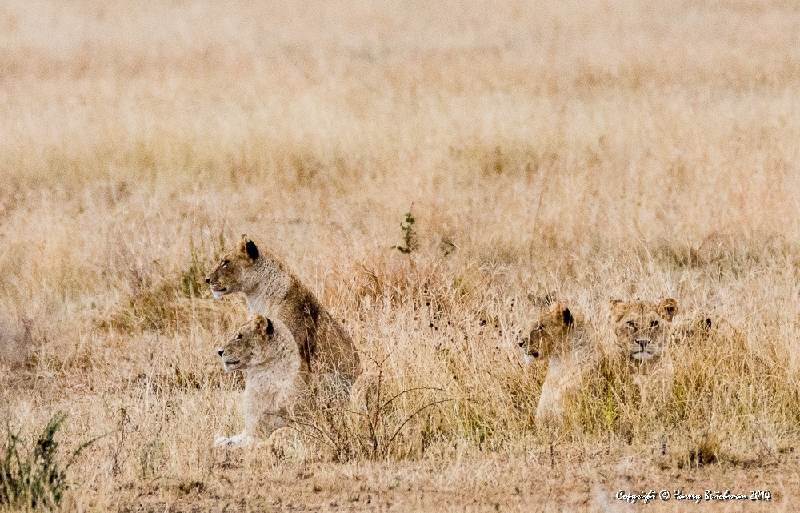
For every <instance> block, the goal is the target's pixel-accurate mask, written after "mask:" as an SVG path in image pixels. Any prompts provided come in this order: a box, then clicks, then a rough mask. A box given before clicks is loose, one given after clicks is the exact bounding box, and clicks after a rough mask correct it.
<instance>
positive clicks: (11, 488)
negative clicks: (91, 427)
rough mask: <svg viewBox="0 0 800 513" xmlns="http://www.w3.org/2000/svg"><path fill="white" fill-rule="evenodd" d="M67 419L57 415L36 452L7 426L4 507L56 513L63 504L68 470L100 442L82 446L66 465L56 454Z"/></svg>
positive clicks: (1, 475) (0, 481)
mask: <svg viewBox="0 0 800 513" xmlns="http://www.w3.org/2000/svg"><path fill="white" fill-rule="evenodd" d="M66 418H67V416H66V414H64V413H62V412H58V413H56V414H55V415H53V417H52V418H51V419H50V421H49V422H48V423H47V426H45V428H44V431H43V432H42V434H41V435H39V438H38V439H37V440H36V445H35V446H34V447H33V450H32V451H30V450H27V449H26V448H25V443H24V442H23V441H22V440H21V438H20V435H19V432H17V434H14V433H12V432H11V427H10V426H8V425H6V433H7V436H6V441H5V443H4V444H3V449H2V454H0V507H3V506H6V507H8V506H10V507H12V508H15V509H17V508H18V509H52V508H54V507H56V506H58V504H59V503H60V502H61V499H62V497H63V494H64V490H65V489H66V486H67V480H66V474H67V469H69V467H70V466H71V465H72V464H73V463H74V462H75V460H76V459H77V458H78V456H79V455H80V454H81V452H82V451H83V450H84V449H86V448H87V447H89V446H90V445H91V444H93V443H94V442H95V441H96V440H97V438H94V439H92V440H90V441H88V442H86V443H84V444H82V445H81V446H80V447H78V448H77V449H76V450H75V451H74V452H73V453H72V456H70V458H69V461H67V462H66V463H64V462H63V461H61V459H60V458H59V457H58V455H57V454H56V449H58V442H56V441H55V435H56V432H57V431H58V430H59V428H61V425H62V424H63V423H64V420H65V419H66ZM25 453H27V454H25ZM26 456H27V457H26Z"/></svg>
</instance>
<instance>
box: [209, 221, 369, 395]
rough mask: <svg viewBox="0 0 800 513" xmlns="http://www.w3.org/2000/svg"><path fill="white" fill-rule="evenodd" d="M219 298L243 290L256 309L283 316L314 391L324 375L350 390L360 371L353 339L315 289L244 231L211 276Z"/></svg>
mask: <svg viewBox="0 0 800 513" xmlns="http://www.w3.org/2000/svg"><path fill="white" fill-rule="evenodd" d="M206 283H208V284H209V286H210V287H211V292H212V293H213V294H214V298H216V299H219V298H221V297H223V296H226V295H228V294H233V293H234V292H243V293H244V295H245V297H246V298H247V305H248V306H249V307H250V310H251V311H252V312H253V313H256V314H260V315H263V316H268V317H270V318H272V319H273V320H274V319H280V320H281V321H282V322H283V323H284V324H286V326H287V327H288V328H289V331H291V333H292V335H293V336H294V340H295V342H296V343H297V346H298V348H299V350H300V360H301V363H300V365H301V367H300V371H301V374H302V376H303V379H304V380H306V383H308V384H309V385H311V386H312V387H313V388H314V389H315V390H316V389H317V387H318V386H319V385H320V382H319V379H318V378H322V379H323V380H324V382H325V383H327V384H334V383H339V384H340V385H341V386H343V387H344V388H345V389H346V388H349V386H350V385H351V384H352V383H353V381H354V380H355V378H356V377H357V376H358V375H359V374H360V373H361V366H360V363H359V358H358V354H357V353H356V350H355V348H354V346H353V341H352V340H351V339H350V336H349V335H348V334H347V332H346V331H345V330H344V328H343V327H342V326H341V325H340V324H339V323H337V322H336V321H335V320H334V319H333V317H332V316H331V315H330V314H329V313H328V311H327V310H326V309H325V307H324V306H322V304H320V302H319V301H318V300H317V298H316V297H315V296H314V294H313V293H312V292H311V291H310V290H308V289H307V288H306V287H305V286H304V285H303V284H302V283H301V282H300V280H299V279H298V278H297V277H296V276H295V275H294V274H292V273H291V272H290V271H289V270H288V269H287V268H286V266H285V265H284V264H283V263H282V262H280V261H279V260H278V259H277V258H276V257H275V256H274V255H272V254H270V253H269V252H267V251H263V250H260V249H259V248H258V247H257V246H256V244H255V243H254V242H253V241H251V240H249V239H248V238H247V236H246V235H242V239H241V241H240V242H239V245H238V246H237V247H236V248H235V249H234V250H232V251H230V252H229V253H228V254H226V255H225V256H224V257H222V260H220V262H219V264H217V266H216V267H215V268H214V270H213V271H211V273H210V274H209V275H208V277H206Z"/></svg>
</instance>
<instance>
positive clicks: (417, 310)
mask: <svg viewBox="0 0 800 513" xmlns="http://www.w3.org/2000/svg"><path fill="white" fill-rule="evenodd" d="M798 14H800V5H798V4H797V2H790V1H774V2H761V3H748V2H740V1H736V0H728V1H724V0H723V1H707V2H684V3H682V4H681V3H676V2H628V1H620V2H608V1H602V0H601V1H592V2H555V1H548V2H539V3H529V2H522V1H513V0H512V1H508V2H478V1H472V0H468V1H466V2H447V1H446V2H439V3H430V2H427V3H424V2H417V1H412V2H405V3H403V2H376V1H372V0H356V1H354V2H338V1H334V2H311V1H300V2H283V3H279V2H245V1H232V2H211V1H198V2H149V3H139V2H122V1H117V2H115V1H112V2H107V1H93V0H77V1H69V2H44V1H42V2H31V1H17V0H9V1H6V2H3V3H2V4H0V134H2V137H0V314H1V315H2V318H0V323H2V324H0V327H2V329H0V337H2V344H3V346H2V348H0V358H2V360H3V363H2V364H0V372H1V374H0V382H1V383H2V385H1V386H0V419H2V421H3V423H4V424H5V423H6V422H7V423H8V424H9V425H10V426H11V427H12V429H14V430H16V429H21V430H22V433H23V434H24V436H28V437H32V436H34V434H35V433H38V432H39V431H40V430H41V427H42V426H44V425H45V424H46V422H47V420H48V419H49V418H50V417H51V416H52V414H53V413H54V412H56V411H58V410H63V411H66V412H68V413H69V417H68V420H67V423H66V426H65V428H64V431H63V432H62V440H61V441H62V446H63V447H65V450H70V449H74V448H75V447H77V446H79V445H80V443H81V442H83V441H85V440H88V439H90V438H94V437H96V436H98V435H102V434H105V435H106V436H105V437H104V438H102V439H100V440H99V441H97V442H96V443H95V444H94V445H93V446H92V447H90V448H89V449H87V452H86V454H85V455H84V456H83V457H82V459H81V460H80V461H79V462H78V463H77V464H76V465H75V466H74V467H72V468H71V469H70V474H69V478H70V479H71V482H72V485H71V487H70V489H69V490H68V491H67V495H66V499H65V500H66V501H67V503H68V504H69V507H70V508H72V509H77V510H106V509H109V508H110V509H121V510H148V509H153V510H160V509H163V508H164V507H165V505H170V507H172V508H177V509H184V510H190V509H222V508H223V507H225V506H226V504H228V505H229V509H230V508H238V509H239V510H247V509H248V508H250V509H264V508H266V509H270V508H271V509H281V508H286V509H289V508H290V506H289V504H291V505H292V506H291V507H295V508H299V507H318V508H321V509H322V510H325V509H330V510H333V509H398V510H439V509H440V508H441V507H442V505H449V506H450V507H452V508H474V509H476V510H483V509H491V508H494V507H495V505H497V507H498V508H501V509H511V510H513V509H516V510H521V511H528V510H530V508H539V507H541V508H542V509H545V508H546V507H548V506H546V504H548V503H547V502H545V501H546V500H549V501H551V502H550V503H549V504H550V507H558V506H557V505H561V506H564V507H570V508H573V509H580V508H585V509H598V510H599V509H606V510H608V509H612V508H615V507H620V506H624V504H623V503H622V502H620V501H616V500H615V499H614V498H613V496H614V494H615V493H616V491H617V490H618V489H626V490H630V491H635V490H638V489H641V488H644V489H649V488H656V489H660V488H667V489H672V488H673V487H683V488H685V489H687V490H689V491H702V490H704V489H706V488H708V487H712V486H716V487H721V488H722V489H723V490H724V489H725V488H729V489H731V490H732V491H735V492H741V491H749V490H750V489H758V488H764V487H766V488H768V489H770V490H771V491H772V493H773V496H774V497H775V498H776V500H777V501H778V502H779V505H780V504H782V505H783V507H784V508H785V509H787V510H788V509H792V506H791V504H792V502H791V500H792V498H793V497H794V498H796V497H797V496H798V492H799V491H800V482H798V479H797V473H796V469H797V463H798V461H797V456H796V454H797V452H796V451H795V450H794V448H795V447H798V443H800V432H798V427H797V426H798V422H799V421H800V360H798V358H797V357H796V355H797V354H798V351H797V349H798V347H797V339H798V314H800V311H798V301H797V299H798V293H799V292H800V289H798V285H797V283H798V273H797V268H798V265H799V264H800V261H798V256H799V255H800V242H798V241H800V223H798V219H800V216H798V206H800V169H798V162H800V144H798V141H800V100H799V99H798V98H800V94H799V93H800V45H798V44H797V37H796V35H797V34H798V33H800V21H798V20H800V17H799V16H798ZM408 211H411V212H412V213H413V215H414V217H415V220H416V222H415V228H417V230H418V241H419V248H418V249H416V251H413V252H412V253H411V254H410V255H405V254H401V253H400V252H399V251H396V250H392V249H390V247H391V246H393V245H399V244H402V243H403V238H402V236H403V233H402V232H401V230H400V226H399V224H400V222H401V221H403V220H404V219H405V217H404V214H405V213H406V212H408ZM241 233H247V234H248V235H250V236H251V237H253V238H254V239H255V240H256V241H258V242H259V243H261V244H265V245H269V246H270V247H271V248H272V249H273V250H275V251H276V252H277V253H278V254H280V255H281V256H282V257H283V258H285V260H286V261H287V262H289V263H290V266H291V267H292V268H293V269H294V270H295V271H296V272H297V273H298V274H299V275H300V276H302V278H303V279H304V281H305V283H307V284H308V285H309V286H310V287H311V288H312V289H313V290H314V291H315V292H316V293H317V294H318V295H319V297H320V298H322V300H323V301H324V302H325V303H326V304H327V305H329V307H330V309H331V310H332V311H333V312H334V313H335V315H336V316H337V317H341V318H342V319H345V320H346V324H347V327H348V329H349V330H350V332H351V333H352V334H353V336H354V339H355V341H356V343H357V345H358V346H359V347H360V348H361V349H362V350H363V351H364V352H365V354H366V355H369V356H371V357H372V358H374V360H375V361H382V362H384V363H383V367H382V369H383V373H384V376H385V378H386V381H385V386H386V391H387V393H393V392H398V391H401V390H406V389H412V388H416V387H425V388H424V389H423V390H420V391H417V392H414V393H409V394H406V395H404V396H402V398H401V399H400V400H398V401H397V402H396V403H394V404H393V405H392V406H391V408H387V409H386V411H385V412H384V413H385V422H386V425H387V430H388V431H387V432H389V433H391V432H394V431H393V430H394V429H396V428H397V427H399V425H400V424H401V423H402V422H403V420H404V419H407V418H408V417H410V416H411V414H412V413H413V412H415V411H416V410H417V409H419V408H421V407H422V406H424V405H427V404H429V403H431V402H436V401H443V402H441V403H439V404H437V405H435V406H431V407H429V408H426V409H424V410H423V411H422V412H421V413H420V414H419V415H417V416H415V417H414V418H413V419H412V421H411V422H409V423H408V424H407V425H406V427H405V428H403V429H402V430H401V432H400V435H398V436H397V437H396V438H394V440H393V441H392V442H391V444H389V445H388V446H387V447H386V450H385V451H384V452H382V453H380V458H378V460H377V461H371V460H369V458H367V457H366V455H365V454H366V453H359V452H358V451H356V453H354V455H353V457H352V458H351V459H350V460H349V461H347V462H342V463H336V462H332V461H330V460H329V458H330V454H329V451H326V450H325V449H324V446H319V445H317V444H314V443H313V440H312V437H311V436H310V433H309V432H308V431H307V430H305V431H304V430H301V431H300V433H299V439H298V442H297V446H296V449H297V450H296V451H295V452H293V453H292V454H290V455H289V456H288V457H287V459H286V460H281V461H278V460H276V459H275V458H274V457H272V456H271V455H270V454H268V453H266V452H264V451H260V450H253V451H249V452H243V453H225V452H219V451H215V450H214V449H213V448H212V446H211V444H212V441H213V439H214V436H215V435H216V434H222V433H233V432H236V430H238V429H239V428H240V427H241V424H242V419H241V412H240V411H239V404H238V399H237V398H238V396H239V394H240V393H241V387H242V384H241V380H240V379H239V378H238V377H237V376H228V375H225V374H223V373H222V371H221V368H220V365H219V362H218V361H217V358H216V355H215V348H216V345H217V343H218V342H219V341H220V340H221V339H222V338H223V337H225V336H226V334H227V333H228V332H229V330H230V329H231V327H232V326H233V325H234V324H236V323H238V322H241V321H243V320H244V319H245V318H246V317H247V311H246V308H245V306H244V303H243V300H242V298H233V299H226V300H224V301H220V302H214V301H212V300H211V299H210V294H209V293H208V291H207V289H206V287H205V285H204V283H203V280H202V278H203V276H204V274H205V271H206V269H207V268H208V266H209V265H210V264H211V263H212V262H213V261H214V258H215V257H216V256H217V255H219V254H220V253H221V252H222V251H223V249H224V247H225V246H226V245H229V244H231V243H232V241H235V240H236V239H237V238H238V236H239V234H241ZM704 241H706V242H705V243H704ZM550 292H554V293H555V295H557V296H558V297H559V298H561V299H564V300H567V301H569V302H570V303H571V304H573V305H575V306H577V307H579V308H581V309H582V310H584V312H585V313H586V314H587V317H588V318H589V319H590V320H591V321H592V323H593V327H594V334H595V338H596V340H597V341H598V343H601V344H602V343H610V342H611V337H612V330H611V326H610V325H609V324H608V321H607V320H606V302H607V300H608V299H610V298H612V297H617V298H634V297H639V298H643V299H658V298H661V297H667V296H671V297H675V298H677V299H678V301H679V304H680V308H681V317H680V319H679V322H681V323H691V322H692V321H693V320H694V319H696V318H698V316H711V317H712V318H713V319H715V320H716V319H724V321H722V323H721V324H720V326H722V328H720V329H719V330H717V331H715V332H712V333H710V334H705V335H703V336H697V337H693V338H691V339H690V340H685V341H683V342H682V343H679V344H676V346H675V348H674V349H673V351H672V352H671V355H670V357H669V358H670V362H671V363H672V365H673V367H674V374H673V375H672V377H670V378H669V379H667V378H666V377H665V378H664V379H661V380H659V379H655V380H654V383H653V384H652V386H651V387H649V391H648V396H647V400H646V401H643V400H642V397H641V394H640V393H639V390H638V388H637V387H636V386H634V384H633V383H632V380H631V376H630V375H628V374H627V371H626V367H625V366H623V365H619V364H618V362H615V361H614V360H613V359H605V360H603V362H602V364H601V365H600V366H599V367H598V368H597V369H596V372H595V373H594V374H593V375H592V376H590V379H589V380H588V381H587V384H586V386H585V387H584V389H583V390H582V391H581V393H580V395H579V396H577V397H574V398H573V402H572V403H571V408H570V410H569V411H568V422H567V423H566V424H565V425H564V426H563V427H562V428H561V429H559V430H558V431H553V432H550V431H547V432H546V431H544V430H538V429H537V428H536V427H535V426H534V425H533V423H532V416H533V413H534V412H535V407H536V403H537V400H538V394H539V390H540V387H541V382H542V380H543V379H544V370H545V369H544V368H543V367H541V366H539V367H537V366H533V367H529V368H523V367H522V366H521V362H520V355H519V354H518V353H517V351H516V344H515V343H516V334H517V333H518V331H519V330H521V329H523V328H524V327H525V323H526V320H527V319H529V318H530V316H531V313H532V312H534V311H535V309H536V307H537V304H538V303H539V302H540V300H541V298H542V297H544V296H545V295H546V294H547V293H550ZM364 360H365V361H366V362H368V363H367V367H368V368H370V369H369V370H375V363H374V362H372V363H369V362H371V361H372V360H371V359H370V358H369V357H365V358H364ZM434 389H435V390H434ZM356 428H357V426H356ZM709 436H712V438H709ZM713 437H716V439H717V442H715V441H714V439H713ZM384 440H385V439H384ZM704 446H705V449H706V450H704ZM709 447H710V448H711V449H709ZM712 449H713V450H712ZM707 450H711V452H713V453H714V454H713V455H714V456H715V458H716V462H714V463H711V464H705V465H704V464H702V462H701V461H698V460H703V459H704V458H703V457H698V454H701V455H703V454H704V453H705V452H707ZM367 498H369V500H367ZM388 503H391V504H392V505H393V507H390V506H388V505H387V504H388ZM333 504H336V506H333ZM678 506H679V504H678V503H676V502H675V501H672V502H670V503H664V504H659V506H658V507H666V508H668V509H669V508H678ZM755 506H756V504H754V503H753V504H751V503H749V502H748V504H747V506H746V508H747V509H752V507H755ZM774 506H775V505H774V504H773V508H774ZM727 507H728V508H729V509H731V510H734V509H736V508H740V507H741V505H738V504H729V505H728V506H727ZM626 509H627V508H626Z"/></svg>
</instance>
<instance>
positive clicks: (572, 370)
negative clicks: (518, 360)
mask: <svg viewBox="0 0 800 513" xmlns="http://www.w3.org/2000/svg"><path fill="white" fill-rule="evenodd" d="M588 345H589V344H588V337H587V334H586V327H585V324H584V321H583V315H581V314H580V313H579V312H577V311H570V309H569V308H567V307H566V306H563V305H562V304H560V303H555V304H553V305H552V307H551V308H550V311H549V312H547V313H546V314H544V315H542V316H541V317H539V319H537V320H536V322H534V323H533V327H532V328H531V330H530V332H529V334H528V335H526V336H524V337H523V338H522V340H521V341H520V342H519V346H520V347H521V348H522V351H523V355H524V356H525V362H526V363H531V362H533V361H534V360H535V359H544V358H547V359H548V368H547V377H545V380H544V384H543V385H542V394H541V396H540V397H539V405H538V406H537V408H536V423H537V424H538V425H540V426H542V425H545V424H547V423H549V422H551V421H554V422H556V423H558V422H560V421H561V420H562V418H563V416H564V402H565V393H566V392H567V391H569V390H576V389H578V388H580V385H581V379H582V378H581V375H582V373H583V370H584V369H585V368H586V365H587V364H588V363H589V362H591V361H592V358H593V357H594V351H592V349H591V348H590V347H588Z"/></svg>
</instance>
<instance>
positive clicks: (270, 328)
mask: <svg viewBox="0 0 800 513" xmlns="http://www.w3.org/2000/svg"><path fill="white" fill-rule="evenodd" d="M273 333H275V325H274V324H272V320H271V319H267V336H270V337H271V336H272V334H273Z"/></svg>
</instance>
